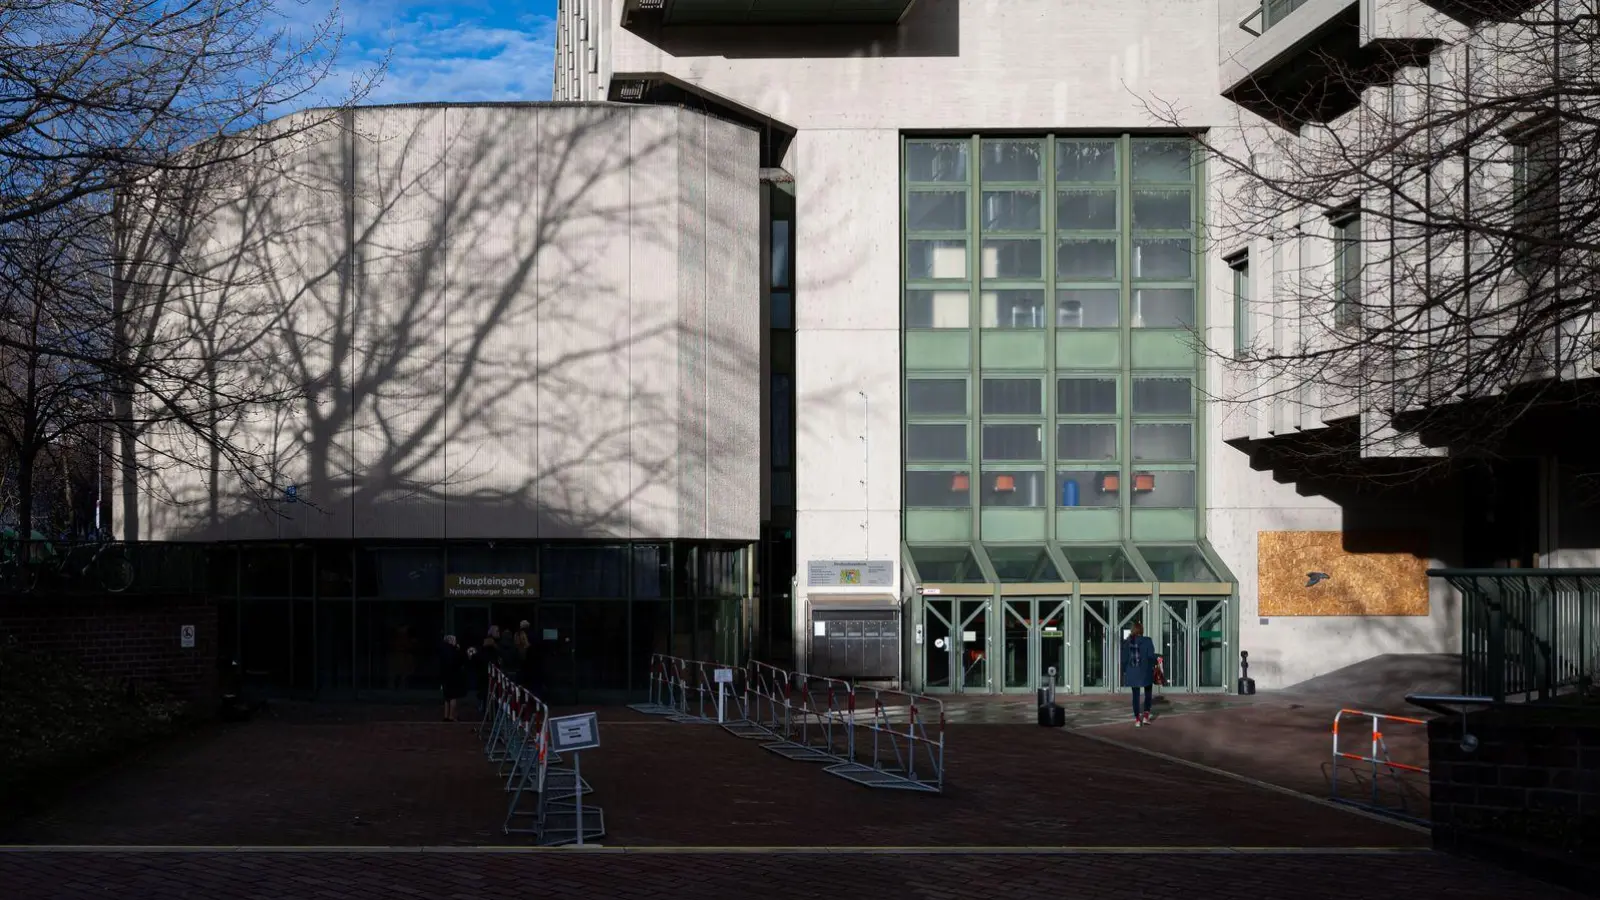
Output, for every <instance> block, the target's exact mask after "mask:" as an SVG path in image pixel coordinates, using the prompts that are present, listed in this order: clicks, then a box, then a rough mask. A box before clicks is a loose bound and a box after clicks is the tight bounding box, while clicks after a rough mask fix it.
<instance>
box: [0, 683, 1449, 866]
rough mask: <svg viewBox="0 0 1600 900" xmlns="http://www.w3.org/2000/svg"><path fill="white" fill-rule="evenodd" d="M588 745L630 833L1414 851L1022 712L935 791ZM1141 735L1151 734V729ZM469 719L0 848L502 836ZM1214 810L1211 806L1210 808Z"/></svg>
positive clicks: (212, 760) (716, 743)
mask: <svg viewBox="0 0 1600 900" xmlns="http://www.w3.org/2000/svg"><path fill="white" fill-rule="evenodd" d="M601 721H602V733H603V741H604V745H603V746H602V748H601V749H600V750H598V751H596V752H592V753H589V754H586V755H585V758H584V760H583V772H584V776H585V778H587V779H588V780H589V782H590V783H591V784H592V785H593V786H594V788H595V791H596V793H595V794H594V796H593V799H594V801H595V802H596V803H598V804H599V805H601V806H602V807H603V808H604V809H605V811H606V821H607V826H608V828H609V830H610V834H609V841H610V842H612V843H621V844H627V845H633V846H665V845H680V846H682V845H693V846H765V847H778V846H784V847H789V846H839V845H860V846H884V847H902V846H916V847H941V846H950V845H977V846H1210V845H1223V846H1234V847H1305V846H1314V847H1364V846H1383V847H1414V846H1422V845H1424V844H1425V843H1426V840H1427V838H1426V836H1425V835H1422V834H1419V833H1417V832H1415V831H1411V830H1405V829H1402V828H1399V827H1396V826H1393V825H1389V824H1386V823H1380V822H1374V821H1371V820H1369V819H1364V818H1360V817H1357V816H1353V815H1350V814H1348V813H1344V812H1342V811H1338V810H1331V809H1328V808H1325V807H1321V806H1318V805H1316V804H1312V803H1308V802H1306V801H1305V800H1303V799H1300V798H1297V797H1289V796H1283V795H1280V794H1274V793H1270V792H1266V791H1262V790H1260V789H1257V788H1253V787H1250V786H1248V785H1244V784H1240V783H1238V782H1235V781H1231V780H1228V779H1225V778H1221V777H1218V776H1213V775H1208V774H1205V773H1200V772H1196V771H1195V770H1193V769H1191V768H1188V767H1184V766H1181V765H1177V764H1174V763H1169V762H1164V761H1160V760H1154V759H1151V758H1148V757H1146V756H1143V755H1140V754H1133V753H1129V752H1127V751H1125V750H1122V749H1120V748H1116V747H1109V746H1105V745H1102V744H1099V743H1096V742H1093V741H1090V740H1086V739H1084V738H1082V737H1079V736H1077V735H1074V734H1071V733H1063V732H1060V731H1055V730H1050V729H1041V728H1037V727H1033V726H1026V725H952V726H950V727H949V730H948V737H947V751H946V752H947V760H948V765H947V771H946V783H947V790H946V793H945V794H944V795H941V796H933V795H925V794H913V793H903V792H897V791H874V790H871V789H868V788H865V787H862V786H859V785H855V784H852V783H850V782H847V781H844V780H843V779H840V778H837V777H834V776H832V775H828V774H826V773H824V772H823V771H821V768H822V767H821V766H820V765H818V764H815V763H800V762H793V761H790V760H786V759H783V758H780V757H778V756H776V755H775V754H772V753H770V752H768V751H765V750H763V749H761V747H760V746H759V743H758V742H756V741H747V740H741V739H739V738H736V737H734V736H733V735H731V734H728V733H726V732H724V731H723V730H722V729H720V728H718V727H716V726H714V725H685V724H676V723H670V722H666V721H663V720H660V719H651V718H647V717H645V716H641V715H638V714H636V713H633V712H631V711H629V710H606V711H604V712H603V713H602V720H601ZM1154 730H1155V729H1152V731H1154ZM475 741H476V738H475V737H474V736H473V735H472V733H471V729H470V728H469V727H468V726H465V725H455V726H451V725H445V724H442V723H433V722H427V721H420V720H419V721H370V720H368V721H363V717H362V716H359V715H355V716H352V717H326V716H324V717H301V716H283V717H271V718H267V719H263V720H257V721H252V722H249V723H245V724H243V725H239V726H234V727H231V728H222V729H218V730H217V731H216V732H215V733H214V734H211V735H208V736H206V737H205V738H204V739H198V740H195V741H191V742H189V743H187V744H186V745H184V746H180V747H177V748H174V749H172V750H170V751H168V752H163V753H157V754H152V755H150V756H147V757H146V758H143V759H138V760H134V761H131V762H130V763H129V764H128V765H127V766H125V767H123V768H122V769H121V770H118V771H114V772H111V773H108V774H107V775H106V776H104V777H101V778H98V779H95V780H92V781H90V782H87V783H85V784H83V785H79V786H77V787H76V788H75V789H74V790H73V791H72V792H71V793H70V794H69V795H68V797H66V798H65V801H64V802H63V803H61V804H59V805H58V806H56V807H55V808H54V809H53V810H52V811H51V812H50V813H49V814H47V815H45V816H42V817H40V818H36V819H33V820H30V821H26V822H21V823H17V824H15V825H13V826H12V827H9V828H6V829H4V830H0V843H27V844H92V845H180V846H216V845H273V846H301V845H304V846H312V845H337V846H345V845H360V846H378V845H404V846H420V845H440V846H443V845H455V846H470V845H482V844H492V843H503V842H504V840H505V839H504V838H503V837H501V836H500V834H499V830H500V823H501V820H502V819H503V817H504V808H505V797H504V795H503V794H502V793H501V792H500V790H499V783H498V782H497V781H496V779H495V777H494V775H493V772H492V769H491V767H490V766H489V765H488V764H487V763H486V762H485V761H484V760H483V757H482V755H481V753H480V752H479V751H478V749H477V746H476V743H475ZM1224 809H1226V810H1228V813H1229V814H1228V815H1227V816H1219V815H1218V811H1219V810H1224Z"/></svg>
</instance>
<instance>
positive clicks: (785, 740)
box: [630, 653, 945, 794]
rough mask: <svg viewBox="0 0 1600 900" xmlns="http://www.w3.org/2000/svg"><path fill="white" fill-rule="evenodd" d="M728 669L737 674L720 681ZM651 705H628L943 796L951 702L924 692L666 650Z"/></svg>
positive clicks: (866, 778) (657, 660)
mask: <svg viewBox="0 0 1600 900" xmlns="http://www.w3.org/2000/svg"><path fill="white" fill-rule="evenodd" d="M719 670H721V671H725V672H727V673H728V675H726V676H724V677H725V678H730V680H728V681H724V682H722V683H721V684H719V683H718V682H717V681H716V673H717V672H718V671H719ZM649 691H650V693H649V699H648V701H647V702H645V703H636V704H633V705H632V706H631V707H630V708H631V709H634V710H637V711H639V712H643V713H647V714H650V715H660V716H665V717H667V718H668V719H669V720H670V721H673V722H685V723H716V722H719V721H720V723H721V724H722V727H723V728H724V729H725V730H726V731H728V732H729V733H731V734H733V735H736V736H738V737H741V738H747V739H752V740H758V741H762V742H763V743H762V745H761V746H762V748H763V749H766V750H769V751H771V752H773V753H776V754H778V755H779V756H782V757H784V758H786V759H793V760H798V761H802V762H818V763H824V764H825V766H826V768H825V769H824V771H826V772H828V773H830V774H833V775H837V776H839V777H840V778H844V779H847V780H849V781H853V782H855V783H857V784H861V785H865V786H867V787H873V788H887V789H894V790H908V791H920V792H924V793H935V794H937V793H941V792H943V790H944V746H945V745H944V731H945V714H944V704H943V703H942V702H940V701H938V700H936V699H934V698H932V697H928V696H926V695H923V694H912V693H907V692H905V691H891V690H876V689H872V688H861V687H857V686H855V685H853V684H851V683H850V682H848V681H843V680H841V679H838V678H827V677H824V676H821V675H811V674H808V673H805V672H792V671H788V670H785V669H781V668H779V667H777V666H774V665H771V664H769V663H764V662H761V661H760V660H751V661H750V663H749V664H748V665H747V666H727V665H720V664H717V663H711V662H702V661H698V660H688V659H683V658H682V657H677V656H670V655H668V654H664V653H657V654H653V655H652V656H651V658H650V686H649Z"/></svg>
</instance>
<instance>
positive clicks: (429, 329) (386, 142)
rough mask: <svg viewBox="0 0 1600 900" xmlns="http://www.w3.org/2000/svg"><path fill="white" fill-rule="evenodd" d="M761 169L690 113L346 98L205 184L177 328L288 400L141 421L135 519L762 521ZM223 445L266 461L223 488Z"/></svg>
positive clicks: (579, 531)
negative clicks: (335, 118) (312, 126)
mask: <svg viewBox="0 0 1600 900" xmlns="http://www.w3.org/2000/svg"><path fill="white" fill-rule="evenodd" d="M746 144H748V146H745V145H746ZM756 167H757V152H756V137H755V135H754V134H753V133H750V132H744V131H741V130H737V129H734V128H733V127H732V126H728V125H726V124H723V123H716V122H712V121H710V120H707V119H705V118H704V117H701V116H697V115H694V114H692V113H688V112H685V111H681V110H672V109H662V108H650V107H635V108H619V107H612V106H594V107H538V106H533V105H508V106H495V107H426V106H424V107H394V108H372V109H366V110H357V111H354V112H351V113H346V114H345V116H344V119H343V122H342V124H335V125H330V126H329V127H327V128H323V129H319V130H317V131H316V132H315V133H314V134H311V135H309V136H308V137H307V138H306V139H304V140H302V141H301V142H300V144H299V145H298V146H297V147H295V148H294V149H293V150H292V151H290V152H283V153H280V154H278V157H277V158H275V159H273V160H270V161H265V162H261V163H259V164H257V165H255V166H252V167H250V168H249V169H241V170H239V171H238V172H237V173H236V177H235V178H234V179H233V180H232V181H230V182H229V183H228V184H226V185H219V184H215V183H214V184H211V185H209V186H208V187H209V189H210V190H211V192H212V194H213V195H218V196H222V195H225V199H224V200H218V201H216V202H213V203H212V204H211V206H210V207H209V208H208V210H207V212H206V214H205V215H204V216H198V217H196V219H197V221H198V222H199V224H198V225H196V226H194V227H189V228H185V229H183V230H182V232H181V238H182V240H181V243H182V245H183V248H184V253H185V254H186V262H185V264H184V266H183V267H182V269H183V273H182V277H178V278H174V279H172V283H170V284H167V285H163V287H162V290H164V291H166V292H167V293H168V294H169V295H170V299H169V300H168V301H167V302H166V303H165V306H166V307H167V308H168V310H169V311H168V313H167V315H168V321H167V324H166V326H165V332H166V333H167V334H169V335H170V334H171V333H172V332H173V331H174V330H176V331H178V332H181V340H182V341H187V342H189V344H190V346H192V347H193V348H194V352H195V354H196V355H197V356H198V357H200V358H203V359H205V360H206V361H207V365H208V366H209V367H210V369H211V374H212V376H213V377H212V383H213V385H214V386H215V387H216V389H217V390H226V389H227V386H228V385H231V384H239V383H244V382H251V383H257V384H262V385H267V386H269V388H270V391H269V393H270V394H271V395H272V396H273V397H274V398H276V399H275V400H274V401H273V402H267V403H260V404H254V405H250V406H248V407H240V408H237V409H228V412H227V414H225V415H217V416H215V420H214V421H212V422H210V423H208V428H210V429H212V433H213V435H214V439H213V440H210V441H209V442H208V441H205V440H185V439H182V435H177V434H172V435H165V436H163V435H155V436H151V437H149V438H147V439H146V440H145V441H144V442H143V444H144V447H145V455H144V463H145V465H144V466H143V468H142V471H141V473H140V475H141V479H140V481H141V482H142V483H141V484H139V485H138V487H139V489H138V490H129V489H128V484H126V483H125V485H124V498H123V499H124V508H125V512H126V513H128V515H126V516H125V518H124V521H125V522H130V521H131V522H134V523H138V524H137V525H136V526H135V528H136V529H138V530H141V531H142V532H143V533H144V534H146V535H148V536H151V537H159V538H189V539H233V540H237V539H286V538H319V537H320V538H336V537H345V538H348V537H357V536H359V537H364V538H368V537H370V538H384V537H392V538H402V537H411V538H444V537H450V538H474V537H477V538H512V537H538V538H572V537H595V538H602V537H616V538H626V537H663V536H683V537H706V538H728V539H753V538H755V537H756V536H757V534H756V532H757V529H758V526H759V521H760V510H759V499H758V492H757V490H756V488H757V486H758V485H759V478H760V471H759V460H760V446H761V439H762V435H761V434H760V425H759V422H760V417H759V409H760V406H759V404H760V403H761V402H763V397H764V394H765V392H766V388H765V385H764V384H763V383H762V377H761V372H762V367H761V359H760V346H761V341H760V337H761V336H760V331H759V329H760V321H761V316H760V310H759V308H758V304H759V297H760V295H761V294H760V285H759V283H758V280H759V271H760V265H759V260H758V259H757V258H756V257H757V253H758V250H757V248H758V246H759V242H758V240H757V235H758V229H759V212H758V209H759V205H758V200H757V191H758V182H757V169H756ZM221 188H226V190H222V191H220V193H219V189H221ZM735 301H736V302H735ZM169 340H174V338H170V337H169ZM220 448H246V449H247V450H248V451H249V452H250V453H253V454H256V458H257V459H258V460H259V463H260V465H259V466H255V467H253V468H254V470H253V471H251V472H249V473H246V474H245V475H244V477H243V478H242V479H240V478H234V477H232V475H233V474H234V469H231V468H230V467H229V466H228V465H227V462H228V460H227V459H224V456H226V455H227V454H225V453H224V452H223V451H222V450H221V449H220ZM235 468H236V467H235ZM252 479H256V480H257V481H258V482H261V483H239V482H240V481H241V480H242V481H243V482H249V481H251V480H252ZM289 486H292V487H293V493H292V496H291V495H290V494H289V493H288V491H287V490H286V489H287V488H288V487H289ZM141 503H142V504H143V507H142V508H141V506H140V504H141ZM127 536H128V537H130V538H132V537H136V536H137V534H136V533H129V534H128V535H127Z"/></svg>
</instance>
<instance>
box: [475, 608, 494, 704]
mask: <svg viewBox="0 0 1600 900" xmlns="http://www.w3.org/2000/svg"><path fill="white" fill-rule="evenodd" d="M498 636H499V629H498V628H496V627H494V626H493V625H490V626H489V633H488V634H487V635H485V636H484V639H483V643H482V644H481V645H480V646H479V647H478V653H477V655H476V656H474V657H473V658H472V663H473V665H472V672H473V674H474V675H476V676H477V686H478V711H479V712H480V713H481V712H483V711H484V710H486V709H488V708H489V679H490V678H492V677H494V670H495V669H498V668H500V643H499V641H498V640H496V638H497V637H498Z"/></svg>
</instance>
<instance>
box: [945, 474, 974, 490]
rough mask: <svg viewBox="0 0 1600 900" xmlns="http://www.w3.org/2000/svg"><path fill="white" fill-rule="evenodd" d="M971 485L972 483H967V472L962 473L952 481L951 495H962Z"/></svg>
mask: <svg viewBox="0 0 1600 900" xmlns="http://www.w3.org/2000/svg"><path fill="white" fill-rule="evenodd" d="M970 485H971V482H969V481H967V475H966V473H965V472H962V473H960V474H958V475H956V476H955V477H954V478H951V479H950V491H951V493H960V492H961V491H964V490H966V489H967V488H968V487H969V486H970Z"/></svg>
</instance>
